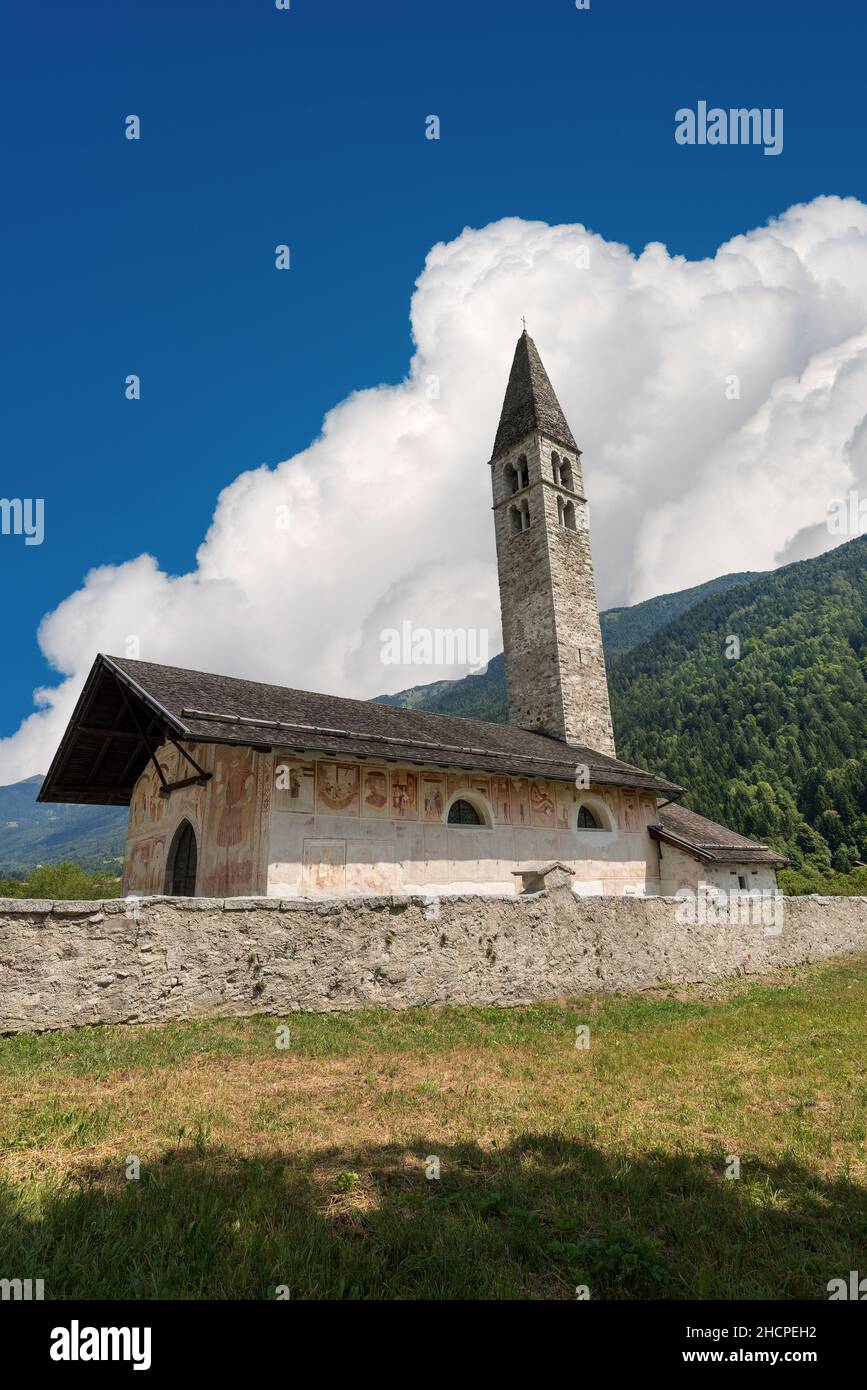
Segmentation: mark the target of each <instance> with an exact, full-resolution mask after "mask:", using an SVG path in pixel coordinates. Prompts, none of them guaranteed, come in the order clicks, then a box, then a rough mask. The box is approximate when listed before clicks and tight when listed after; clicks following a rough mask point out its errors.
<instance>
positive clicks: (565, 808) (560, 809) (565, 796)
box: [554, 782, 575, 830]
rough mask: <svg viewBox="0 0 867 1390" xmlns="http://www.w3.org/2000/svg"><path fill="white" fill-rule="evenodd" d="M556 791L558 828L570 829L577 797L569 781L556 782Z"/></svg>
mask: <svg viewBox="0 0 867 1390" xmlns="http://www.w3.org/2000/svg"><path fill="white" fill-rule="evenodd" d="M554 792H555V795H556V798H557V829H558V830H568V829H569V821H570V818H571V815H572V806H573V804H574V801H575V798H574V795H573V792H572V787H571V785H570V784H569V783H568V782H556V783H555V784H554Z"/></svg>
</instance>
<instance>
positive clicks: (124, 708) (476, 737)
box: [38, 656, 681, 805]
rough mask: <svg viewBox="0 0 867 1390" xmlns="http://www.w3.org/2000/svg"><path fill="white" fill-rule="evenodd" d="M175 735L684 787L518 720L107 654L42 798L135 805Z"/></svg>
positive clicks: (655, 787)
mask: <svg viewBox="0 0 867 1390" xmlns="http://www.w3.org/2000/svg"><path fill="white" fill-rule="evenodd" d="M166 737H170V738H173V739H176V740H178V742H180V743H181V744H183V743H189V742H199V743H205V742H206V743H237V744H242V745H245V746H247V747H254V748H261V749H270V748H275V747H276V748H297V749H299V750H303V751H305V752H309V753H323V754H335V755H336V756H338V757H339V756H340V755H341V754H343V755H344V756H351V757H360V758H375V759H377V760H378V761H381V762H385V761H387V762H392V763H395V762H399V763H408V762H412V763H420V764H425V765H433V766H437V767H446V768H466V769H468V770H469V769H475V770H478V771H483V772H491V773H502V774H511V775H513V776H523V777H548V778H551V779H552V780H554V781H564V782H567V781H568V782H572V781H574V779H575V776H576V769H577V767H578V765H579V764H586V765H587V767H588V768H589V776H590V781H592V782H594V783H598V784H606V783H609V784H612V785H614V786H623V787H636V788H646V789H647V790H649V791H654V792H657V791H658V792H662V793H665V794H666V795H677V794H679V793H680V791H681V788H680V787H678V786H676V785H675V784H674V783H672V782H667V781H665V780H664V779H663V778H661V777H655V776H654V775H653V774H652V773H650V772H645V771H643V770H642V769H641V768H635V767H632V766H631V765H630V764H629V763H623V762H620V761H619V760H618V759H617V758H610V757H608V756H607V755H606V754H604V753H596V752H594V751H593V750H592V749H589V748H583V747H580V746H578V745H576V744H569V743H561V742H560V741H559V740H558V739H553V738H548V737H546V736H545V735H543V734H533V733H528V732H527V731H526V730H524V729H517V728H514V727H513V726H512V725H510V724H488V723H485V722H484V721H482V720H480V719H461V718H459V717H458V716H455V715H446V714H431V713H430V712H429V711H427V710H419V709H399V708H397V707H396V706H393V705H382V704H373V703H372V702H370V701H368V700H350V699H345V698H343V697H342V696H337V695H317V694H314V693H313V692H311V691H309V690H291V689H287V688H286V687H284V686H279V685H264V684H262V683H260V682H259V681H248V680H242V679H239V678H238V677H235V676H220V675H214V674H210V673H208V672H205V671H187V670H184V669H182V668H181V667H178V666H160V665H156V664H154V663H152V662H149V661H128V660H126V659H125V658H122V657H110V656H98V657H97V658H96V661H95V662H94V665H93V668H92V670H91V672H90V675H89V676H88V678H87V681H86V683H85V686H84V689H83V691H82V693H81V696H80V698H79V701H78V704H77V705H76V708H75V710H74V712H73V715H72V718H71V720H70V722H69V726H68V728H67V730H66V732H65V734H64V736H63V739H62V741H61V744H60V747H59V748H58V750H57V753H56V754H55V756H54V759H53V761H52V763H51V767H50V768H49V770H48V774H47V776H46V778H45V781H44V783H43V784H42V789H41V791H40V793H39V797H38V800H40V801H74V802H88V803H92V804H96V805H128V804H129V801H130V798H131V796H132V791H133V787H134V785H135V783H136V780H137V779H138V777H139V776H140V774H141V772H142V771H143V769H144V767H145V764H146V762H147V759H148V756H149V750H152V749H155V748H157V747H159V746H160V744H161V743H162V742H163V741H164V740H165V738H166Z"/></svg>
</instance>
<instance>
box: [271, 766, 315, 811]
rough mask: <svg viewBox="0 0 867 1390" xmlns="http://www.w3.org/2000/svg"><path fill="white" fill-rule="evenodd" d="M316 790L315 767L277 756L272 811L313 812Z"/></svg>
mask: <svg viewBox="0 0 867 1390" xmlns="http://www.w3.org/2000/svg"><path fill="white" fill-rule="evenodd" d="M315 788H316V765H315V763H313V762H303V761H302V760H301V759H299V758H283V757H280V756H278V757H277V759H276V761H275V768H274V809H275V810H276V811H305V812H306V813H307V814H308V815H309V814H310V813H311V812H312V811H313V801H314V793H315Z"/></svg>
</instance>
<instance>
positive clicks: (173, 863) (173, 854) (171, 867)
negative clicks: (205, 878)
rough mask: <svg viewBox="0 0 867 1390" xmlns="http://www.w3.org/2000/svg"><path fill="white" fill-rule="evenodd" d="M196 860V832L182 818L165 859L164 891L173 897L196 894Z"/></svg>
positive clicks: (189, 896)
mask: <svg viewBox="0 0 867 1390" xmlns="http://www.w3.org/2000/svg"><path fill="white" fill-rule="evenodd" d="M197 861H198V854H197V851H196V832H195V831H194V830H193V827H192V826H191V825H190V822H189V821H188V820H182V821H181V823H180V825H179V826H178V828H177V830H176V831H175V834H174V839H173V840H172V843H171V848H170V849H169V857H168V859H167V860H166V883H165V891H166V893H168V894H169V895H170V896H171V897H173V898H194V897H195V896H196V867H197Z"/></svg>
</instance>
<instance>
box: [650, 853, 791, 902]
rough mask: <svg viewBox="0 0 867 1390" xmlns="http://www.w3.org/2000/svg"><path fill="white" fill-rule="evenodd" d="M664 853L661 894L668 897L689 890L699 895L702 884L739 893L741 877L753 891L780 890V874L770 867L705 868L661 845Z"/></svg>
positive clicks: (661, 855) (705, 865) (704, 865)
mask: <svg viewBox="0 0 867 1390" xmlns="http://www.w3.org/2000/svg"><path fill="white" fill-rule="evenodd" d="M660 850H661V854H660V864H661V873H660V881H661V889H660V891H661V892H662V894H663V895H664V896H666V897H674V896H675V895H676V894H677V893H679V892H681V890H682V889H686V888H688V889H691V890H692V891H693V892H695V891H696V890H697V889H698V887H699V886H700V884H702V883H707V884H709V885H710V886H711V887H712V888H721V889H723V890H724V891H725V892H727V893H731V892H738V891H739V885H738V875H744V876H745V877H746V880H747V883H748V885H749V889H750V891H754V890H756V889H757V890H759V891H765V890H769V891H773V890H774V889H775V888H776V886H777V875H776V872H775V870H774V869H773V868H771V867H770V866H768V865H766V864H701V863H699V861H698V860H697V859H693V857H692V856H691V855H689V854H685V853H684V852H683V850H680V849H676V848H675V847H674V846H673V845H661V846H660Z"/></svg>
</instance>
